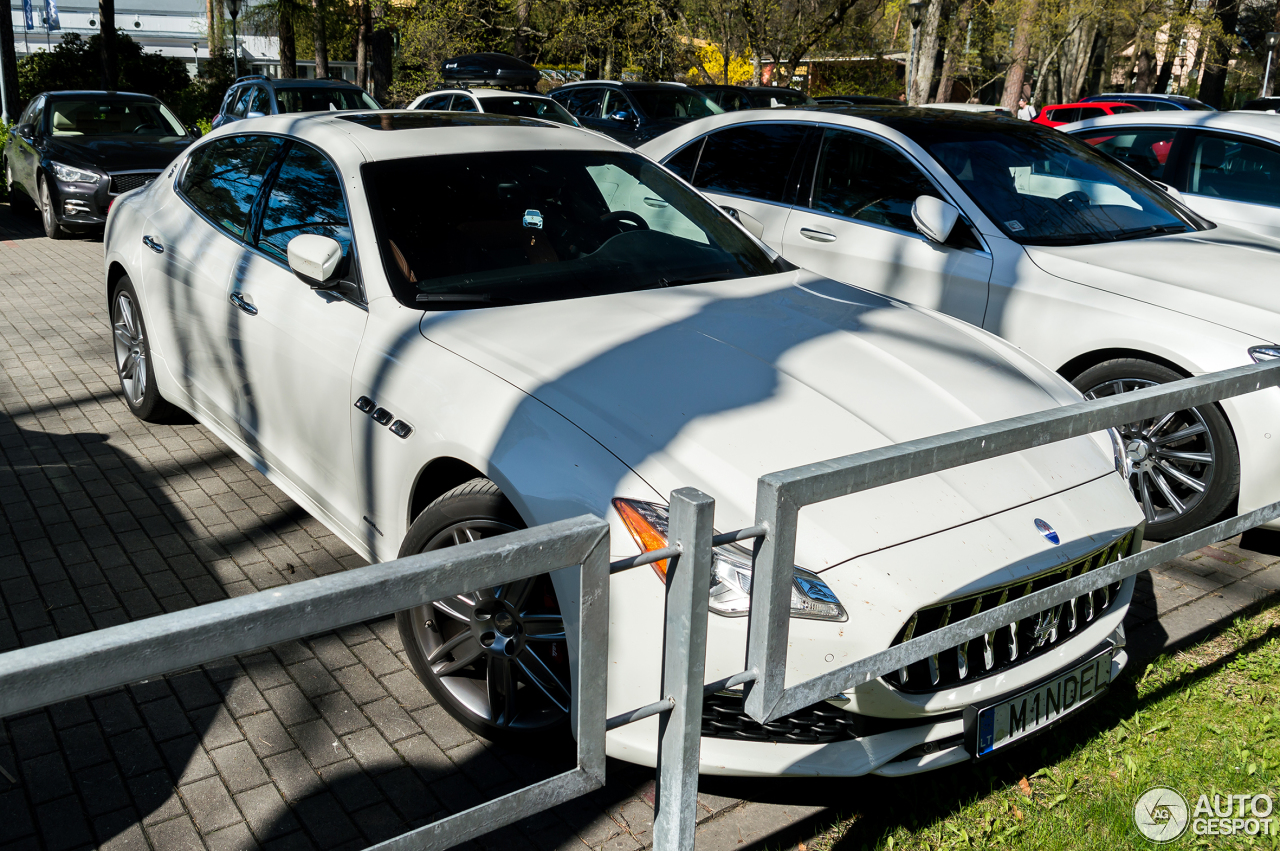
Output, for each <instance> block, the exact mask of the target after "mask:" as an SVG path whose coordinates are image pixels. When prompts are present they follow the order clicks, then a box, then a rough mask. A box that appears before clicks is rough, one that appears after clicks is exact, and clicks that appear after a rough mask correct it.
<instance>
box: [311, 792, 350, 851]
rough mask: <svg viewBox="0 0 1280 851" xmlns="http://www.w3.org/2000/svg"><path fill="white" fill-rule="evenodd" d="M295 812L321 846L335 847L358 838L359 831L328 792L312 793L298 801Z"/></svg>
mask: <svg viewBox="0 0 1280 851" xmlns="http://www.w3.org/2000/svg"><path fill="white" fill-rule="evenodd" d="M295 814H296V815H297V817H298V819H299V820H300V821H301V822H302V826H303V827H304V828H306V830H307V832H308V833H309V834H310V835H311V837H312V839H313V840H314V841H315V842H316V844H317V845H319V846H320V847H321V848H326V849H328V848H336V847H337V846H339V845H342V844H343V843H345V842H350V841H352V840H354V839H359V838H360V831H359V830H357V829H356V826H355V824H354V823H353V822H352V821H351V819H350V818H348V817H347V814H346V813H344V812H343V811H342V807H340V806H339V805H338V801H337V799H335V798H334V797H333V795H331V794H329V793H327V792H326V793H323V794H319V795H313V796H311V797H308V798H306V799H304V800H301V801H299V802H298V804H297V806H296V809H295Z"/></svg>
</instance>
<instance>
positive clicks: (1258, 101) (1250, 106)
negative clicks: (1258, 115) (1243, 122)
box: [1240, 97, 1280, 112]
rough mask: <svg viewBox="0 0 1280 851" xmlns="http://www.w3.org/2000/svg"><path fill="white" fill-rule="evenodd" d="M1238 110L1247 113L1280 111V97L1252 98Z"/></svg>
mask: <svg viewBox="0 0 1280 851" xmlns="http://www.w3.org/2000/svg"><path fill="white" fill-rule="evenodd" d="M1240 109H1242V110H1245V111H1247V112H1275V111H1276V110H1277V109H1280V97H1265V98H1254V99H1253V100H1251V101H1249V102H1248V103H1246V104H1245V105H1244V106H1242V107H1240Z"/></svg>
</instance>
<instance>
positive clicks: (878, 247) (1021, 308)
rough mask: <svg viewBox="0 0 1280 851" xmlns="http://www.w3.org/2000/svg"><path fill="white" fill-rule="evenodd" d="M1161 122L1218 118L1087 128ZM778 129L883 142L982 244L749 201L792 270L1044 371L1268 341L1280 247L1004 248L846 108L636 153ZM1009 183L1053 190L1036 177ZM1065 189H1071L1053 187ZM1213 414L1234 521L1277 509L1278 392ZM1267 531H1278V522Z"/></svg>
mask: <svg viewBox="0 0 1280 851" xmlns="http://www.w3.org/2000/svg"><path fill="white" fill-rule="evenodd" d="M886 114H888V113H886ZM1166 115H1172V116H1174V117H1180V116H1187V117H1189V118H1190V119H1200V118H1206V119H1212V118H1221V117H1224V116H1223V115H1222V114H1221V113H1209V112H1178V113H1140V114H1137V115H1133V116H1131V115H1124V116H1113V117H1111V118H1105V119H1095V120H1093V121H1091V122H1085V123H1087V124H1091V125H1092V124H1097V123H1101V122H1108V123H1111V124H1124V123H1126V121H1127V120H1129V119H1146V118H1148V117H1150V118H1151V119H1152V120H1153V121H1156V120H1159V119H1162V118H1163V117H1164V116H1166ZM1225 117H1228V118H1231V117H1232V116H1225ZM1236 118H1239V117H1238V116H1237V117H1236ZM1245 118H1247V116H1245ZM1261 120H1262V121H1263V122H1270V121H1271V119H1270V118H1266V117H1263V118H1261ZM784 121H785V122H789V123H802V124H807V125H811V126H815V127H824V126H825V127H836V128H844V129H848V130H852V131H855V132H858V133H862V134H866V135H868V136H871V137H874V138H876V139H879V140H881V141H883V142H886V143H888V144H890V145H892V146H893V147H894V148H896V149H897V150H898V151H899V152H900V153H902V154H903V155H904V156H906V157H907V158H908V160H909V161H911V162H912V163H914V164H915V165H916V166H917V167H918V168H919V169H920V171H921V172H923V174H924V175H925V176H926V177H927V179H928V180H929V181H930V182H931V183H932V184H933V186H934V188H935V189H936V190H937V192H938V194H939V195H940V196H941V197H942V198H944V199H946V200H948V201H950V202H951V203H952V204H954V205H955V206H956V207H957V208H958V209H959V210H960V211H961V213H962V214H963V216H964V217H965V219H967V220H968V221H969V222H970V223H971V224H972V226H973V229H974V231H975V232H976V234H977V236H978V238H979V239H980V241H981V243H982V247H981V248H980V249H972V248H955V247H950V246H943V245H938V244H937V243H935V242H932V241H931V240H929V239H928V238H927V237H925V236H924V235H922V234H920V233H918V232H914V231H913V232H907V231H902V230H895V229H892V228H889V227H885V226H882V225H878V224H872V223H868V222H866V221H864V220H860V219H847V218H842V217H839V216H835V215H831V214H828V213H820V212H815V211H813V210H809V209H805V208H803V207H801V206H794V207H792V206H787V205H783V204H764V203H762V202H759V201H750V203H753V204H757V205H760V206H766V207H768V208H769V211H770V212H769V216H770V218H771V221H773V222H775V223H776V224H775V226H774V227H773V228H772V229H771V230H768V229H767V230H766V231H765V233H764V235H763V236H762V239H764V241H765V242H766V243H768V244H769V245H770V246H771V247H773V248H774V249H776V250H777V251H779V252H780V253H781V254H782V255H783V256H784V257H786V258H787V259H789V260H791V261H792V262H794V263H797V264H799V265H800V266H803V267H805V268H809V269H812V270H814V271H817V272H820V273H821V274H824V275H826V276H828V277H830V278H833V279H835V280H839V281H843V282H845V283H847V284H851V285H854V286H858V287H865V288H867V289H872V290H875V291H877V292H882V293H884V294H886V295H889V296H893V297H895V298H901V299H903V300H906V301H909V302H913V303H915V304H919V305H922V306H924V307H928V308H930V309H933V310H938V311H941V312H943V313H947V314H950V315H952V316H956V317H959V318H961V319H964V320H966V321H969V322H972V323H973V324H975V325H976V324H980V325H981V327H983V328H985V329H986V330H988V331H991V332H993V333H995V334H999V335H1000V336H1001V337H1003V338H1005V339H1007V340H1009V341H1010V342H1011V343H1013V344H1014V345H1016V346H1018V347H1019V348H1021V349H1023V350H1025V351H1026V352H1027V353H1028V354H1030V355H1031V356H1033V357H1034V358H1036V359H1037V360H1039V361H1041V362H1043V363H1045V364H1047V365H1048V366H1049V367H1051V368H1053V369H1054V370H1063V369H1068V368H1070V367H1071V366H1072V364H1074V363H1079V362H1084V361H1088V360H1089V359H1091V358H1094V359H1097V358H1098V357H1099V355H1098V353H1105V352H1117V351H1119V352H1128V353H1131V356H1132V355H1133V354H1136V355H1138V356H1147V357H1150V356H1154V357H1155V358H1156V359H1158V360H1163V361H1166V362H1168V363H1171V364H1174V365H1175V366H1176V367H1177V368H1178V369H1180V370H1182V371H1183V372H1185V373H1186V374H1189V375H1199V374H1202V373H1206V372H1213V371H1216V370H1221V369H1227V368H1230V367H1235V366H1242V365H1245V364H1249V363H1252V362H1253V361H1252V360H1251V358H1250V355H1249V353H1248V350H1249V348H1250V347H1251V346H1257V345H1266V344H1274V343H1275V342H1276V341H1277V340H1280V299H1278V298H1277V296H1276V294H1275V292H1274V286H1273V282H1274V281H1275V280H1276V279H1277V278H1278V277H1280V240H1277V239H1271V238H1268V237H1265V236H1261V235H1258V234H1255V233H1250V232H1247V231H1244V230H1240V229H1237V228H1234V227H1229V226H1218V227H1211V228H1209V229H1207V230H1203V231H1198V232H1194V233H1188V234H1181V235H1179V234H1171V235H1166V236H1160V237H1155V238H1149V239H1140V240H1130V241H1124V242H1115V243H1104V244H1097V245H1085V246H1062V247H1043V246H1026V247H1024V246H1022V245H1020V244H1018V243H1015V242H1014V241H1012V240H1011V239H1009V238H1007V237H1006V236H1005V235H1004V233H1003V231H1002V230H1001V229H1000V228H998V227H997V226H996V225H995V223H993V222H992V221H991V220H990V219H989V218H988V217H987V216H986V214H985V213H984V212H983V211H982V210H981V209H980V208H979V207H978V205H977V204H976V203H974V201H973V199H972V198H971V197H969V195H968V194H967V193H966V192H965V190H964V189H963V188H962V187H961V186H960V184H959V183H958V182H957V181H956V180H954V179H953V178H952V177H951V176H950V175H949V174H948V173H947V172H946V171H945V170H944V169H943V168H942V167H941V165H940V164H939V163H938V162H937V161H936V160H934V159H933V157H932V156H930V155H929V153H928V152H927V151H925V150H924V149H923V148H921V147H920V146H919V145H917V144H916V143H915V142H913V141H912V140H911V139H909V138H907V137H906V136H905V135H904V134H902V133H900V132H898V131H896V130H894V129H893V128H892V127H889V126H886V125H885V124H882V123H880V122H878V121H876V120H873V119H871V118H867V117H863V116H860V115H859V113H855V112H853V111H850V112H848V113H841V112H839V111H831V110H826V111H821V112H819V111H805V110H789V111H788V113H787V114H786V115H785V116H779V115H771V114H764V115H761V114H758V113H755V114H753V113H731V114H726V115H718V116H712V117H710V118H704V119H700V120H698V121H695V122H692V123H690V124H687V125H685V126H682V127H679V128H677V129H675V130H673V131H671V132H669V133H667V134H665V135H663V136H660V137H659V138H657V139H654V140H652V141H650V142H648V143H646V144H644V145H641V146H640V148H639V150H640V152H641V153H644V154H647V155H649V156H651V157H653V158H654V159H656V160H659V161H661V162H665V161H666V160H667V159H669V158H670V157H671V156H673V155H674V154H676V153H678V152H679V151H680V150H681V149H683V148H684V147H685V146H686V145H688V144H689V143H691V142H693V141H694V140H697V139H699V138H701V137H703V136H705V135H707V134H709V133H711V132H714V131H716V130H719V129H721V128H726V127H730V126H733V125H737V124H753V123H768V122H775V123H777V122H784ZM1085 123H1082V125H1080V126H1083V124H1085ZM1019 179H1023V180H1037V179H1040V180H1044V179H1049V180H1062V179H1061V178H1054V177H1051V176H1050V177H1045V176H1039V175H1026V176H1019ZM1073 188H1080V187H1079V186H1077V185H1076V184H1074V183H1070V184H1069V185H1064V186H1062V187H1061V189H1063V190H1064V191H1065V190H1069V189H1073ZM703 191H704V194H706V195H707V196H708V197H709V198H711V200H712V201H714V202H715V203H717V204H722V205H727V206H733V207H742V206H744V204H746V203H748V202H747V201H745V200H744V199H742V198H741V197H739V196H736V195H728V194H720V193H717V192H713V191H706V190H703ZM802 229H808V230H811V231H813V230H821V231H825V232H827V233H828V234H831V235H834V236H835V237H836V239H835V240H833V241H830V242H816V241H814V240H812V239H809V238H806V237H805V236H804V234H803V232H802ZM984 270H989V273H988V272H986V271H984ZM987 274H989V278H985V279H984V276H985V275H987ZM1103 357H1104V358H1105V356H1103ZM1220 404H1221V406H1222V408H1223V410H1224V411H1225V413H1226V415H1227V418H1228V420H1229V421H1230V423H1231V426H1232V429H1233V431H1234V434H1235V437H1236V440H1237V443H1238V445H1239V453H1240V467H1241V471H1240V498H1239V507H1240V510H1241V511H1249V510H1253V509H1255V508H1259V507H1261V506H1263V505H1267V504H1269V503H1271V502H1273V501H1275V500H1276V499H1278V498H1280V430H1277V428H1276V423H1278V422H1280V391H1276V392H1272V391H1265V392H1260V393H1254V394H1250V395H1247V396H1240V397H1237V398H1235V399H1227V400H1224V401H1222V402H1221V403H1220ZM1268 526H1269V527H1270V528H1280V521H1271V523H1269V524H1268Z"/></svg>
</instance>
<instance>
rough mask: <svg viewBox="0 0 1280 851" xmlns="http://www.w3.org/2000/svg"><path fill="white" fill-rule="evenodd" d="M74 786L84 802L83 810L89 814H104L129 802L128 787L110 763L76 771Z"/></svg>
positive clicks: (126, 805)
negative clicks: (78, 790)
mask: <svg viewBox="0 0 1280 851" xmlns="http://www.w3.org/2000/svg"><path fill="white" fill-rule="evenodd" d="M76 786H78V787H79V789H80V797H81V799H82V800H84V802H85V812H87V813H88V814H89V815H90V816H99V815H105V814H106V813H109V812H112V811H113V810H119V809H122V808H124V807H128V806H129V805H130V803H131V801H130V799H129V787H128V786H127V785H126V783H125V779H124V777H122V776H121V774H120V771H119V770H118V769H117V768H116V767H115V766H114V765H112V764H111V763H104V764H102V765H95V766H94V767H92V768H85V769H81V770H80V771H77V772H76ZM68 791H70V787H69V786H68Z"/></svg>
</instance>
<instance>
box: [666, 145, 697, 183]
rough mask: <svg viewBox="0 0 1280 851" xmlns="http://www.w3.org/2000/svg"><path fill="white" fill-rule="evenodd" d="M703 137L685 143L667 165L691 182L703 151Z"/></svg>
mask: <svg viewBox="0 0 1280 851" xmlns="http://www.w3.org/2000/svg"><path fill="white" fill-rule="evenodd" d="M702 141H703V140H702V139H699V140H698V141H696V142H694V143H693V144H691V145H685V146H684V147H683V148H681V149H680V151H679V152H677V153H676V155H675V156H673V157H672V158H671V159H669V160H667V161H666V163H665V165H666V167H667V168H669V169H671V170H672V171H674V172H675V173H676V174H678V175H680V176H681V177H683V178H684V179H685V180H687V181H689V182H690V183H692V182H693V170H694V169H695V168H697V166H698V155H699V154H701V153H702Z"/></svg>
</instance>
